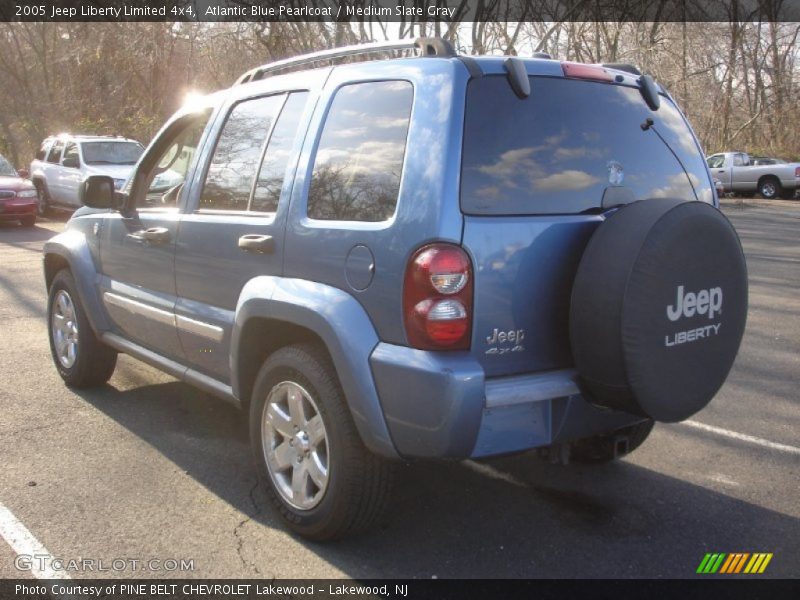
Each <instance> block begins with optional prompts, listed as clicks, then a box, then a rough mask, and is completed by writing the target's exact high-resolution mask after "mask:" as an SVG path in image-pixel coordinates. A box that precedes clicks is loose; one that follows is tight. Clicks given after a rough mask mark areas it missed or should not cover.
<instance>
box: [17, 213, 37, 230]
mask: <svg viewBox="0 0 800 600" xmlns="http://www.w3.org/2000/svg"><path fill="white" fill-rule="evenodd" d="M19 222H20V223H22V226H23V227H33V226H34V225H36V215H30V216H28V217H22V218H21V219H20V220H19Z"/></svg>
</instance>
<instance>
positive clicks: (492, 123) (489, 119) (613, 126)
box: [461, 76, 713, 215]
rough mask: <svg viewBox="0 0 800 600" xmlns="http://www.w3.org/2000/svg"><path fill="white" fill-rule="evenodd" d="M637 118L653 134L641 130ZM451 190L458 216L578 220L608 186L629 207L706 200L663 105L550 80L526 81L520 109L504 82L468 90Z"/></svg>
mask: <svg viewBox="0 0 800 600" xmlns="http://www.w3.org/2000/svg"><path fill="white" fill-rule="evenodd" d="M647 118H651V119H653V121H654V126H653V127H651V128H650V129H647V130H643V129H642V127H641V125H642V124H643V123H644V122H645V120H646V119H647ZM658 134H660V136H661V137H659V135H658ZM662 138H663V141H662ZM673 152H674V154H673ZM675 155H677V156H678V157H679V158H680V162H679V161H678V160H676V158H675ZM681 163H682V164H683V167H682V166H681ZM684 167H685V169H686V172H684ZM687 173H688V175H687ZM461 181H462V184H461V207H462V210H463V211H464V212H466V213H468V214H489V215H510V214H570V213H580V212H583V211H587V210H592V209H596V208H598V207H599V206H600V205H601V203H602V199H603V194H604V192H605V190H606V188H608V187H612V186H617V185H623V186H626V187H628V188H629V189H630V190H631V191H632V192H633V194H634V196H635V198H636V199H638V200H643V199H647V198H656V197H673V198H682V199H685V200H695V199H696V198H697V199H699V200H703V201H706V202H711V201H712V198H713V193H712V191H711V187H710V183H709V179H708V173H707V171H706V165H705V161H704V160H703V156H702V154H701V153H700V150H699V148H698V147H697V144H696V142H695V141H694V137H693V136H692V133H691V131H690V130H689V128H688V126H687V125H686V123H685V121H684V119H683V117H682V116H681V114H680V112H679V111H678V110H677V108H675V106H674V105H673V104H672V103H671V102H670V101H669V100H668V99H667V98H665V97H662V99H661V108H660V109H659V110H658V111H656V112H653V111H651V110H650V109H649V108H648V107H647V105H646V104H645V102H644V100H643V99H642V96H641V94H640V93H639V90H637V89H635V88H631V87H626V86H622V85H611V84H605V83H595V82H588V81H579V80H574V79H565V78H554V77H532V78H531V95H530V97H529V98H527V99H524V100H521V99H519V98H518V97H517V96H516V95H515V94H514V92H513V91H512V90H511V86H510V85H509V84H508V80H507V79H506V78H505V77H502V76H487V77H482V78H479V79H476V80H473V81H471V82H470V84H469V87H468V92H467V109H466V117H465V128H464V149H463V156H462V171H461Z"/></svg>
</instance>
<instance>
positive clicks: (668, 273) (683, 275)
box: [570, 198, 747, 421]
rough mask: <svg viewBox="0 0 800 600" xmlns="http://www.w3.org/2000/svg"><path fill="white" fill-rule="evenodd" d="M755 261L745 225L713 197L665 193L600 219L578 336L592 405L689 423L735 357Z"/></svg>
mask: <svg viewBox="0 0 800 600" xmlns="http://www.w3.org/2000/svg"><path fill="white" fill-rule="evenodd" d="M746 318H747V267H746V265H745V259H744V253H743V252H742V247H741V244H740V242H739V237H738V236H737V235H736V231H735V230H734V229H733V227H732V226H731V224H730V222H729V221H728V220H727V219H726V218H725V216H724V215H723V214H722V213H721V212H720V211H719V210H717V209H716V208H714V207H713V206H711V205H709V204H706V203H704V202H685V201H680V200H674V199H666V198H657V199H650V200H644V201H640V202H634V203H632V204H629V205H626V206H624V207H622V208H620V209H619V210H618V211H616V212H615V213H614V214H613V215H611V216H610V217H609V218H608V219H607V220H606V221H604V222H603V223H602V224H600V225H599V226H598V228H597V230H596V231H595V232H594V234H593V235H592V237H591V239H590V240H589V244H588V245H587V247H586V250H585V252H584V255H583V257H582V258H581V262H580V264H579V266H578V271H577V275H576V278H575V282H574V286H573V290H572V301H571V305H570V341H571V344H572V352H573V356H574V358H575V364H576V367H577V369H578V372H579V375H580V381H581V384H582V387H583V390H584V392H585V395H586V396H587V397H588V399H589V400H590V401H591V402H594V403H596V404H600V405H603V406H607V407H610V408H615V409H619V410H624V411H627V412H631V413H634V414H637V415H643V416H646V417H650V418H651V419H654V420H656V421H680V420H682V419H686V418H688V417H689V416H690V415H692V414H694V413H696V412H697V411H699V410H700V409H702V408H703V407H704V406H705V405H706V404H708V402H709V401H710V400H711V398H713V397H714V394H716V393H717V391H718V390H719V388H720V387H721V386H722V384H723V382H724V381H725V378H726V377H727V375H728V372H729V371H730V369H731V366H732V365H733V361H734V359H735V358H736V353H737V351H738V350H739V344H740V342H741V340H742V335H743V333H744V327H745V321H746Z"/></svg>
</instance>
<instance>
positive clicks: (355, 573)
mask: <svg viewBox="0 0 800 600" xmlns="http://www.w3.org/2000/svg"><path fill="white" fill-rule="evenodd" d="M135 375H136V374H135V373H131V372H130V371H126V377H129V376H133V377H134V379H135ZM80 395H81V396H82V397H83V399H84V400H85V401H86V402H88V403H89V404H91V405H92V406H94V407H95V408H97V409H98V410H100V411H101V412H103V413H104V414H106V415H108V416H109V417H111V418H112V419H113V420H114V421H116V422H117V423H119V424H120V425H122V426H123V427H125V428H126V429H128V430H129V431H131V432H132V433H133V434H134V435H136V436H138V437H139V438H140V439H142V440H144V441H145V442H147V443H148V444H150V445H151V446H153V447H154V448H156V449H157V450H158V451H159V452H161V453H162V454H163V455H164V456H165V457H167V458H168V459H169V460H171V461H172V462H173V463H175V464H176V465H177V466H179V467H180V468H181V469H183V470H185V471H186V472H187V473H188V475H190V476H191V477H193V478H194V479H195V480H196V481H197V482H199V483H200V484H202V485H203V486H205V487H206V488H207V489H209V490H210V491H212V492H213V493H214V494H216V495H217V496H218V497H219V498H221V499H222V500H224V501H225V502H227V503H229V504H230V505H232V506H234V507H235V508H237V509H238V510H240V511H242V512H244V513H245V514H248V515H250V516H251V517H252V519H253V520H254V521H255V522H256V523H257V524H258V525H260V527H264V528H278V529H283V525H282V524H281V523H280V521H279V520H278V518H277V517H276V515H275V514H274V513H273V511H272V510H271V508H270V507H269V506H267V501H266V499H265V497H264V495H263V493H262V492H261V490H260V489H259V488H256V489H255V491H254V484H255V482H256V473H255V469H254V468H253V467H252V466H251V465H252V459H251V456H250V450H249V445H248V441H247V427H246V423H245V418H244V416H243V415H242V414H240V413H239V411H237V410H236V409H234V408H232V407H230V406H228V405H226V404H224V403H221V402H220V401H218V400H216V399H213V398H211V397H209V396H206V395H204V394H202V393H200V392H197V391H196V390H194V389H193V388H191V387H189V386H188V385H186V384H183V383H179V382H172V383H165V384H158V385H148V384H147V382H146V381H143V382H142V386H141V387H137V388H135V389H132V390H130V391H124V392H120V391H117V390H115V389H114V388H113V387H112V386H105V387H104V388H101V389H98V390H94V391H82V392H80ZM676 451H680V450H679V448H676ZM237 474H238V475H237ZM251 492H253V493H251ZM798 521H799V520H798V519H796V518H793V517H790V516H787V515H783V514H780V513H777V512H774V511H770V510H767V509H764V508H760V507H758V506H755V505H753V504H749V503H747V502H743V501H740V500H737V499H734V498H731V497H728V496H725V495H723V494H720V493H717V492H714V491H712V490H709V489H705V488H703V487H699V486H696V485H693V484H690V483H687V482H685V481H682V480H680V479H675V478H673V477H670V476H666V475H663V474H661V473H658V472H655V471H652V470H648V469H645V468H642V467H639V466H636V465H633V464H631V463H628V462H625V461H621V462H618V463H615V464H610V465H605V466H600V467H583V466H578V465H571V466H569V467H562V466H558V465H550V464H547V463H544V462H542V461H540V460H539V459H537V458H536V457H535V456H533V455H532V454H530V453H529V454H525V455H519V456H516V457H510V458H504V459H496V460H492V461H485V462H482V463H465V464H457V463H445V462H427V463H415V464H410V465H403V467H402V468H401V474H400V477H399V481H398V486H397V489H396V492H395V494H394V496H393V499H392V503H391V506H390V509H389V511H388V516H387V518H386V519H385V522H384V523H382V524H381V525H380V526H379V527H378V528H376V530H374V531H373V532H371V533H369V534H367V535H365V536H362V537H360V538H358V539H354V540H347V541H344V542H340V543H336V544H327V545H322V544H314V543H309V542H305V541H303V542H302V543H303V544H304V545H305V546H306V547H307V548H309V549H311V550H312V551H314V552H316V553H317V554H318V555H319V556H320V557H321V558H323V559H324V560H325V561H327V562H329V563H330V564H332V565H334V566H335V567H337V568H339V569H341V570H342V571H343V572H345V573H347V574H348V575H349V576H351V577H353V578H368V577H395V576H396V577H414V576H416V577H423V578H427V577H432V576H434V575H435V576H437V577H440V578H444V577H659V576H665V577H691V576H693V575H694V573H695V569H696V568H697V565H698V564H699V562H700V560H701V559H702V557H703V555H704V554H705V552H753V551H760V552H774V553H775V558H774V559H773V562H772V563H771V565H770V568H769V571H768V575H771V576H783V577H787V576H796V575H797V573H798V566H799V563H798V558H797V557H798V556H800V536H798V535H797V532H798V531H800V523H799V522H798ZM258 525H254V526H253V528H251V529H248V534H249V538H252V539H248V540H247V541H246V543H247V544H248V545H249V548H248V552H249V554H250V555H251V556H252V558H253V562H254V564H256V565H258V564H259V563H260V562H264V563H266V560H264V561H261V560H260V559H259V544H260V543H266V542H265V541H264V539H263V538H262V536H261V535H260V531H261V530H260V528H259V526H258ZM792 532H795V533H794V534H793V533H792Z"/></svg>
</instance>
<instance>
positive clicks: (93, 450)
mask: <svg viewBox="0 0 800 600" xmlns="http://www.w3.org/2000/svg"><path fill="white" fill-rule="evenodd" d="M725 212H726V214H727V215H728V216H729V217H730V218H731V220H732V221H733V223H734V225H735V226H736V228H737V230H738V231H739V234H740V236H741V238H742V241H743V243H744V247H745V251H746V254H747V262H748V268H749V271H750V285H751V288H750V313H749V321H748V326H747V332H746V335H745V339H744V342H743V346H742V349H741V352H740V354H739V357H738V359H737V362H736V365H735V367H734V370H733V372H732V374H731V376H730V378H729V380H728V382H727V383H726V385H725V386H724V387H723V389H722V390H721V391H720V392H719V394H718V395H717V396H716V398H715V399H714V400H713V401H712V403H711V404H710V405H709V406H708V407H707V408H706V409H705V410H704V411H703V412H701V413H700V414H698V415H696V416H695V417H694V418H693V419H692V421H691V422H690V423H688V424H686V423H684V424H675V425H658V426H657V427H656V429H655V431H654V433H653V434H652V435H651V437H650V439H649V440H648V441H647V442H646V443H645V445H644V446H643V447H642V448H640V449H639V450H638V451H637V452H635V453H633V454H632V455H631V456H629V457H627V458H625V459H624V460H621V461H619V462H618V463H615V464H610V465H605V466H600V467H584V466H578V465H570V466H568V467H563V466H560V465H551V464H548V463H545V462H543V461H541V460H540V459H538V458H537V457H536V456H534V455H533V454H525V455H520V456H516V457H511V458H505V459H499V460H492V461H487V462H481V463H471V462H467V463H463V464H448V463H420V464H413V465H407V466H404V467H403V468H402V474H401V479H400V482H399V486H398V488H397V491H396V493H395V495H394V499H393V503H392V506H391V510H390V514H389V515H388V517H387V519H386V520H385V522H384V523H383V524H382V526H381V527H380V528H379V529H377V530H376V531H374V532H372V533H371V534H369V535H367V536H365V537H362V538H359V539H356V540H350V541H346V542H342V543H337V544H329V545H319V544H313V543H309V542H305V541H302V540H300V539H299V538H296V537H294V536H293V535H291V534H290V533H288V532H287V531H286V530H285V529H284V528H283V526H282V525H281V523H280V522H279V520H278V519H277V518H276V516H275V515H274V514H273V513H272V511H271V509H270V508H269V507H268V506H267V504H266V502H265V499H264V497H263V496H262V494H261V491H260V489H259V488H258V487H257V486H256V475H255V470H254V468H253V466H252V464H251V459H250V454H249V446H248V442H247V431H246V424H245V421H244V419H243V418H242V416H241V415H240V414H239V413H238V412H237V411H236V410H235V409H233V408H231V407H229V406H227V405H226V404H224V403H221V402H219V401H217V400H215V399H213V398H211V397H210V396H207V395H205V394H203V393H201V392H199V391H196V390H194V389H193V388H191V387H189V386H188V385H185V384H183V383H179V382H177V381H176V380H174V379H172V378H171V377H169V376H166V375H163V374H161V373H159V372H158V371H156V370H154V369H152V368H150V367H148V366H145V365H143V364H141V363H139V362H136V361H134V360H132V359H129V358H127V357H121V359H120V361H119V365H118V367H117V371H116V373H115V375H114V377H113V378H112V379H111V381H110V383H109V384H108V385H107V386H104V387H103V388H100V389H97V390H93V391H79V392H76V391H71V390H69V389H67V388H66V387H65V386H64V385H63V384H62V382H61V380H60V379H59V377H58V375H57V374H56V371H55V369H54V368H53V366H52V364H51V359H50V353H49V348H48V343H47V335H46V325H45V289H44V283H43V277H42V269H41V249H42V245H43V242H44V240H46V239H47V238H48V237H50V236H51V235H53V234H54V233H55V232H57V231H59V230H61V229H62V228H63V223H62V222H59V221H46V222H42V223H40V224H38V225H37V226H36V227H35V228H33V229H24V228H21V227H18V226H16V225H0V332H1V334H0V339H1V340H2V353H1V354H0V356H2V360H0V382H2V383H0V508H1V507H2V506H5V508H6V509H7V511H9V512H10V513H12V514H13V515H14V517H15V518H16V519H17V520H18V521H19V522H20V523H22V524H23V525H24V526H25V527H26V528H27V529H28V530H29V531H30V532H31V534H32V535H33V536H35V538H36V539H37V540H38V541H39V542H40V543H41V544H42V545H43V546H44V547H45V548H46V549H47V550H49V552H50V553H51V554H52V555H53V556H56V557H59V558H62V559H65V560H69V559H77V558H91V559H95V560H97V561H99V560H103V561H105V562H106V564H109V563H110V561H112V560H113V559H139V560H149V559H159V560H161V561H166V560H169V559H175V560H180V559H185V560H192V561H193V567H194V568H193V570H191V571H188V572H180V571H163V570H156V571H150V570H146V571H139V570H137V571H135V572H133V571H131V570H130V569H129V568H126V569H124V570H121V571H107V572H103V573H99V575H101V576H103V577H111V576H126V577H129V576H132V575H135V576H140V577H178V576H190V577H204V578H205V577H268V578H271V577H278V578H301V577H351V578H373V577H416V578H431V577H434V576H435V577H438V578H447V577H691V576H694V573H695V570H696V568H697V566H698V564H699V563H700V561H701V559H702V558H703V556H704V554H705V553H706V552H726V553H730V552H751V553H752V552H770V553H773V554H774V557H773V559H772V561H771V563H770V564H769V567H768V569H767V570H766V572H765V573H764V575H761V576H762V577H765V576H771V577H797V576H800V434H799V433H798V432H800V202H798V201H794V202H772V203H767V202H763V201H751V200H746V201H744V202H741V203H738V202H726V206H725ZM15 556H16V555H15V552H14V551H12V549H11V547H10V546H9V545H7V544H5V543H4V542H2V541H0V577H4V578H10V577H20V576H29V575H25V573H20V572H19V571H18V570H17V569H16V568H15V566H14V565H15ZM70 575H71V576H72V577H76V578H77V577H92V576H97V575H98V573H96V572H77V573H75V572H71V573H70Z"/></svg>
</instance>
